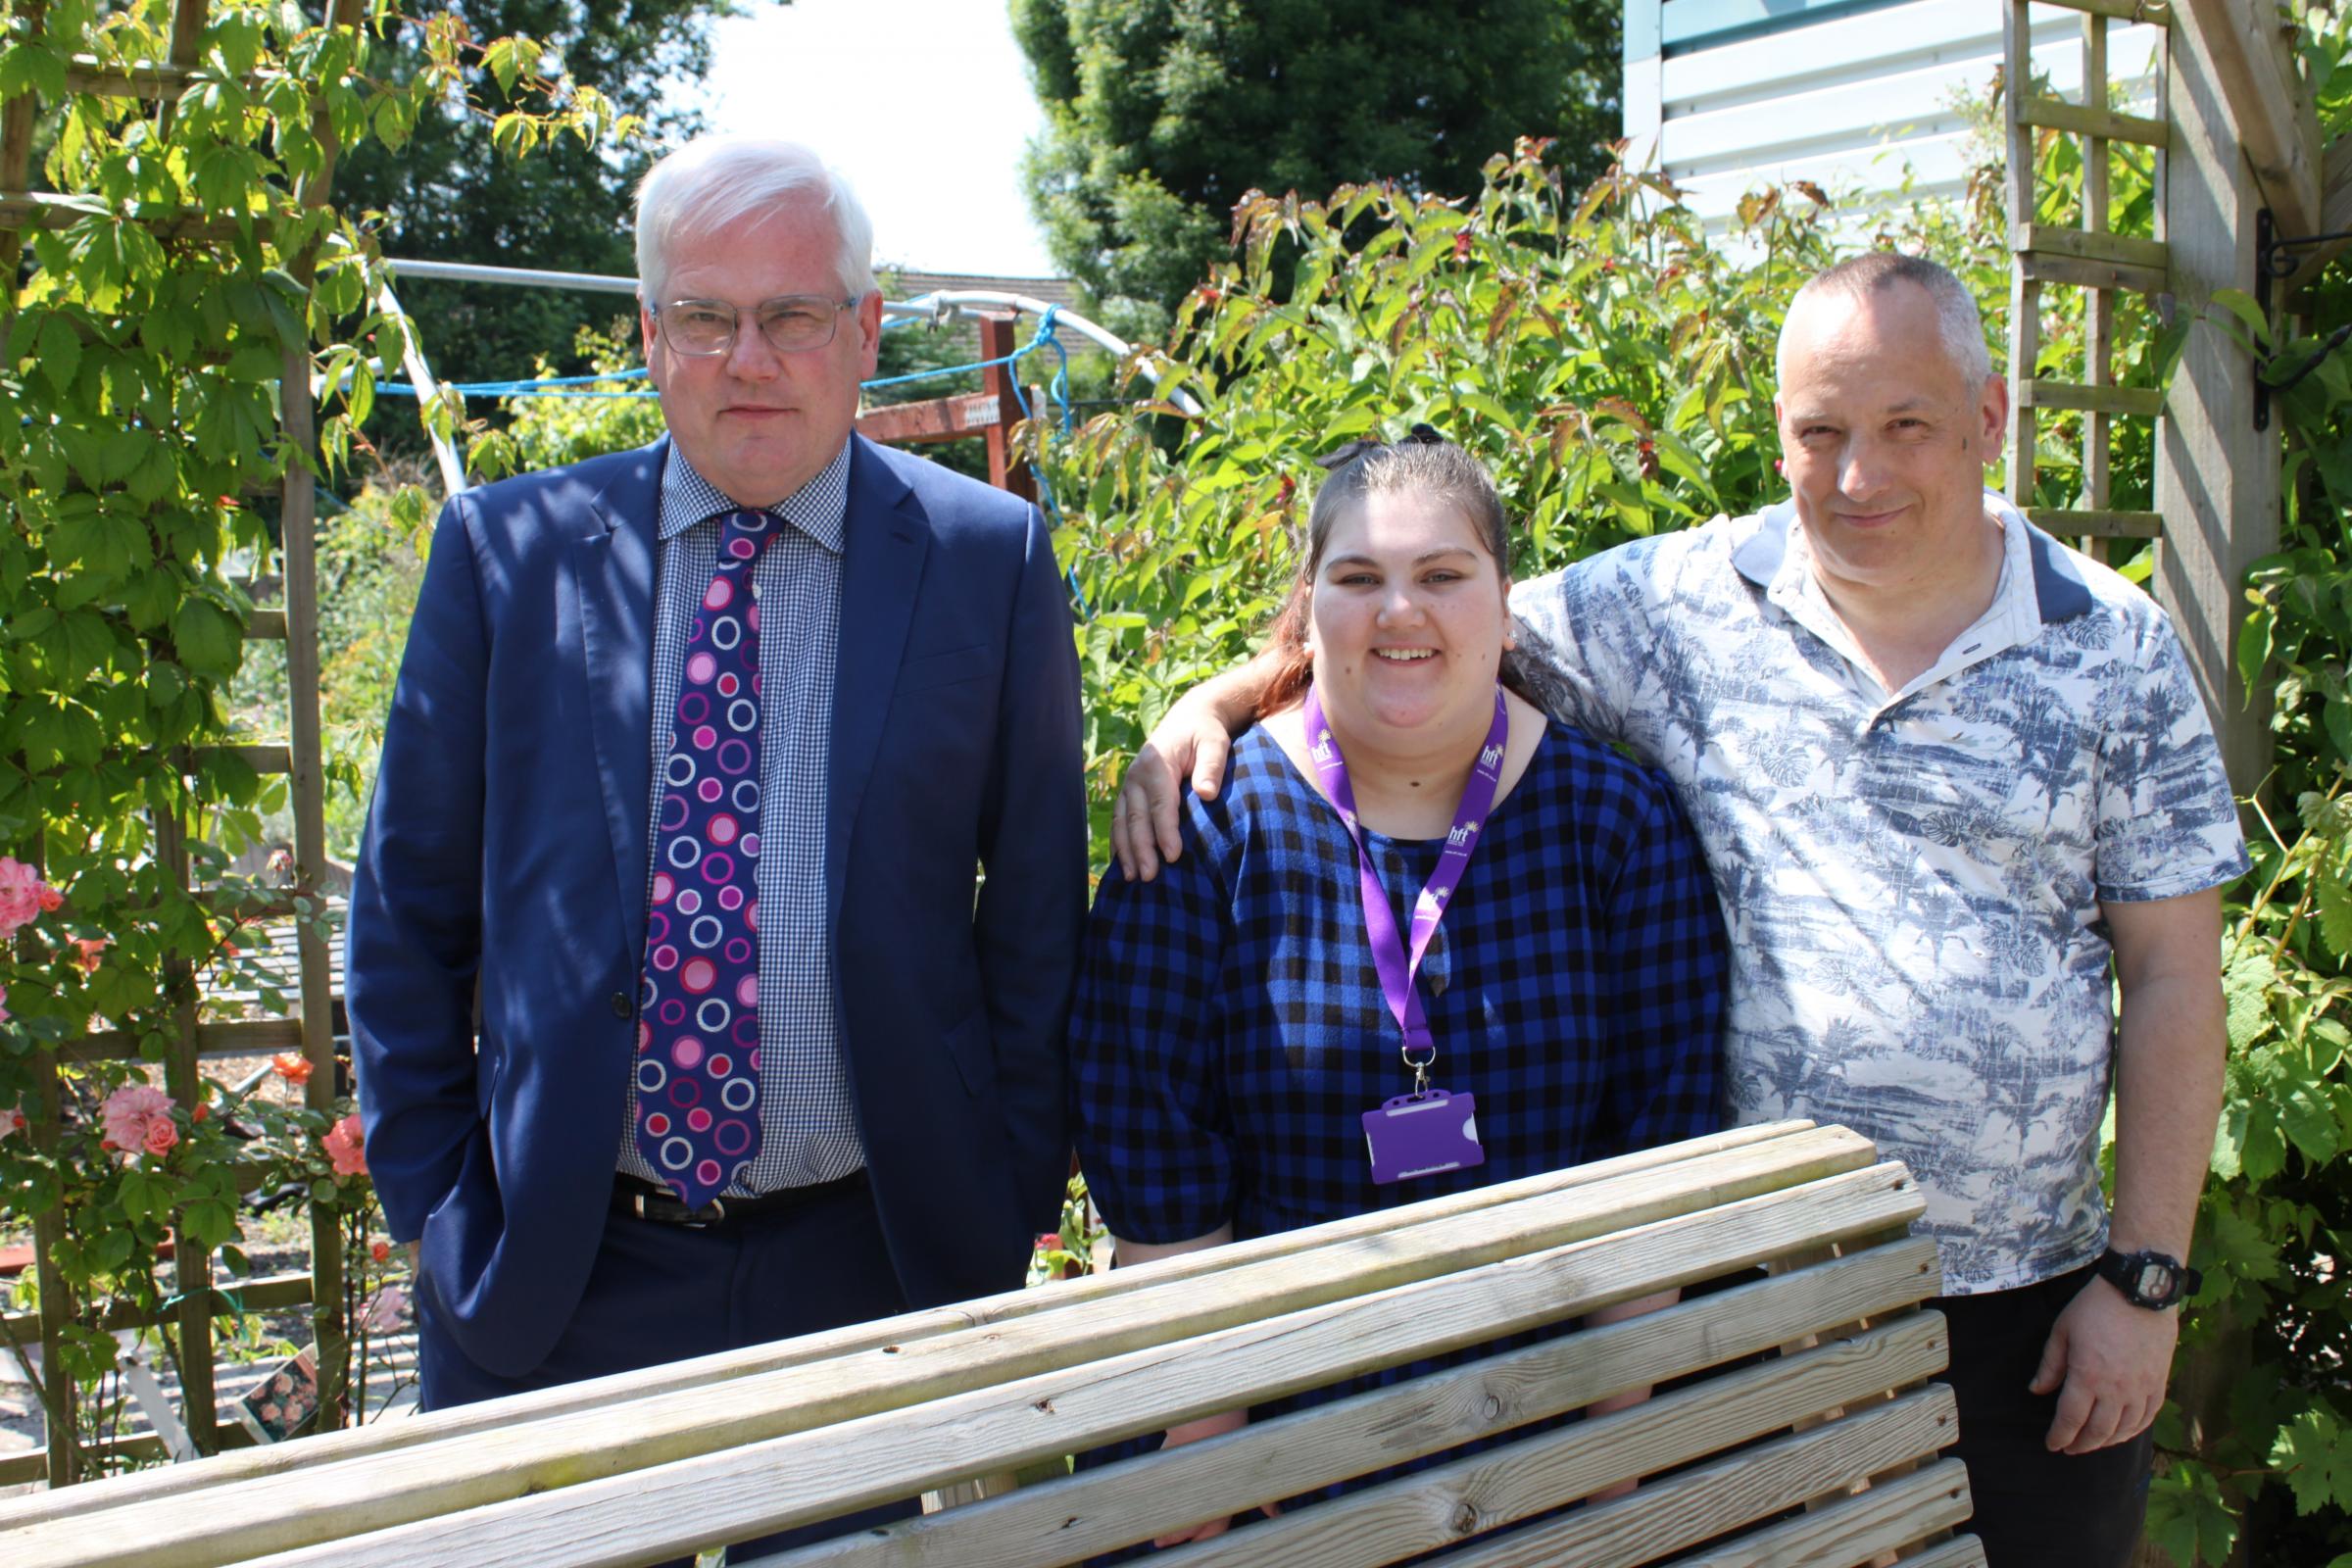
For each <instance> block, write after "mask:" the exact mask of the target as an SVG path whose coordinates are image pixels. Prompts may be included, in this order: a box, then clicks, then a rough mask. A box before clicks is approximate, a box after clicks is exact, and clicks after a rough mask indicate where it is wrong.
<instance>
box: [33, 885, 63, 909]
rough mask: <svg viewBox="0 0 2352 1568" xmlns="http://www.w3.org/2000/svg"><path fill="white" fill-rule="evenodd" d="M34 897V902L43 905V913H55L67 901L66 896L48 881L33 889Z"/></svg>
mask: <svg viewBox="0 0 2352 1568" xmlns="http://www.w3.org/2000/svg"><path fill="white" fill-rule="evenodd" d="M32 897H33V902H34V903H36V904H38V905H39V906H40V907H41V912H42V913H43V914H55V913H56V912H57V910H58V907H59V906H60V905H62V904H64V903H65V902H66V896H65V895H64V894H63V893H60V892H58V891H57V889H55V888H53V887H51V886H50V885H49V884H48V883H46V882H44V883H42V884H41V885H40V886H39V887H37V888H34V889H33V890H32Z"/></svg>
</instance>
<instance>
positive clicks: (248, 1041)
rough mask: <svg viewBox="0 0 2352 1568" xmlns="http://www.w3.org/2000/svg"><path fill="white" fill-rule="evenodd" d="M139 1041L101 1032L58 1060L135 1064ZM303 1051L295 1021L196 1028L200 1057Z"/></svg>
mask: <svg viewBox="0 0 2352 1568" xmlns="http://www.w3.org/2000/svg"><path fill="white" fill-rule="evenodd" d="M139 1038H140V1037H139V1036H137V1035H135V1034H131V1033H129V1032H128V1031H126V1030H122V1029H107V1030H102V1031H100V1032H99V1033H97V1034H94V1035H85V1036H84V1037H82V1038H81V1039H79V1040H70V1041H68V1042H67V1043H66V1044H64V1045H62V1046H60V1047H59V1048H58V1051H57V1059H58V1060H60V1061H70V1062H86V1061H135V1060H137V1059H138V1057H139V1054H140V1051H139ZM301 1049H302V1025H301V1023H300V1022H299V1021H297V1020H295V1019H292V1018H240V1019H231V1020H229V1021H228V1022H225V1023H200V1024H198V1025H197V1026H196V1052H197V1054H199V1055H204V1056H228V1055H260V1054H263V1053H264V1052H275V1051H300V1050H301Z"/></svg>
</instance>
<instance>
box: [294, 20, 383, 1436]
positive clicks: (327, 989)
mask: <svg viewBox="0 0 2352 1568" xmlns="http://www.w3.org/2000/svg"><path fill="white" fill-rule="evenodd" d="M365 10H366V4H365V0H335V4H334V9H333V11H332V12H331V13H330V14H329V16H328V18H327V25H328V26H330V27H357V26H358V25H360V19H361V17H362V15H363V14H364V12H365ZM311 134H312V135H313V136H315V137H317V138H318V141H319V148H320V150H321V153H322V157H321V158H320V161H319V169H318V171H317V172H315V173H314V174H312V175H311V176H310V177H309V178H307V179H305V180H304V181H303V182H302V184H301V186H300V187H299V189H298V191H297V193H296V194H297V197H298V199H299V200H300V201H301V202H302V203H303V205H304V206H306V207H323V206H324V205H326V195H327V189H328V186H329V185H330V184H331V183H332V181H333V179H334V177H335V159H336V155H337V152H338V151H339V147H338V144H337V142H336V139H335V127H334V123H333V121H332V120H331V119H329V117H328V115H327V112H326V107H325V105H324V104H318V105H315V106H314V107H313V109H312V111H311ZM317 267H318V257H317V255H316V253H315V252H313V253H305V254H304V255H301V256H293V257H288V258H287V259H286V269H287V270H288V271H290V272H291V273H292V274H293V275H294V277H295V279H296V280H297V281H299V282H300V283H301V284H302V285H303V287H304V289H305V290H306V291H307V290H308V289H309V288H310V286H311V279H312V275H313V273H314V272H315V270H317ZM278 397H279V402H280V405H281V408H282V415H281V417H282V419H283V421H284V424H285V431H286V440H287V443H288V445H290V446H291V447H292V448H293V450H294V451H295V452H296V453H297V454H299V456H298V457H297V459H296V461H295V462H294V464H293V466H290V467H288V468H287V469H286V480H285V502H284V507H283V509H282V512H281V516H282V519H283V527H284V541H285V542H284V549H285V579H286V581H285V593H286V685H287V693H286V707H287V725H288V732H289V733H288V738H289V740H290V741H291V742H292V745H291V747H290V751H291V753H292V756H291V760H290V772H291V774H292V776H291V778H290V779H289V780H288V783H289V785H290V789H291V793H292V795H293V798H294V886H295V890H296V893H297V895H298V896H300V897H302V898H304V899H306V900H308V901H309V903H310V907H309V909H308V911H307V913H302V914H299V915H298V916H297V917H296V920H295V925H294V944H295V956H296V959H297V962H298V964H299V967H300V971H301V977H302V1054H303V1055H304V1056H305V1057H306V1058H307V1059H308V1060H309V1061H310V1064H311V1076H310V1079H309V1081H308V1082H307V1083H305V1084H304V1086H303V1097H304V1101H305V1103H307V1104H308V1105H309V1106H310V1107H311V1109H313V1110H316V1111H320V1112H326V1111H330V1110H332V1109H333V1107H334V1099H335V1087H336V1085H335V1079H336V1072H335V1025H334V997H333V995H332V987H333V978H332V972H331V967H330V963H329V959H328V956H327V951H326V941H325V939H324V938H323V937H322V936H320V935H319V930H320V927H321V926H322V925H323V923H324V920H325V903H324V899H325V889H326V881H327V879H326V784H325V777H324V771H323V768H322V765H321V762H320V737H319V563H318V541H317V539H316V538H315V537H314V532H315V530H316V529H317V527H318V523H319V487H318V480H317V478H316V477H315V476H314V475H313V474H312V472H311V469H310V467H309V466H308V465H309V464H311V463H313V462H315V461H317V452H318V445H319V442H318V427H317V424H316V418H317V410H316V408H315V407H314V406H313V404H312V400H311V355H310V349H309V345H307V344H303V345H299V346H297V347H290V348H288V349H287V351H286V356H285V375H284V377H283V378H282V379H281V380H280V382H279V393H278ZM343 1261H344V1259H343V1229H342V1211H341V1210H340V1209H336V1208H328V1207H324V1206H321V1205H317V1204H314V1205H313V1206H312V1208H311V1290H312V1296H311V1334H312V1338H313V1340H314V1341H315V1342H316V1343H317V1345H318V1347H319V1415H318V1425H317V1428H316V1430H318V1431H320V1432H325V1431H330V1430H332V1429H333V1428H335V1427H339V1426H341V1425H342V1424H343V1418H344V1410H343V1401H344V1397H345V1394H346V1392H347V1385H348V1384H349V1382H350V1371H351V1366H350V1362H351V1348H350V1325H349V1324H348V1323H346V1322H345V1321H344V1314H343Z"/></svg>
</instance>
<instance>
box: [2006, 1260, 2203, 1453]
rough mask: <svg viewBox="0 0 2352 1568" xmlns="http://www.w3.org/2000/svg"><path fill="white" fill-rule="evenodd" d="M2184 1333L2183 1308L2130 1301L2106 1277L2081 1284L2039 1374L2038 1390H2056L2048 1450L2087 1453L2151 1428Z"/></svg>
mask: <svg viewBox="0 0 2352 1568" xmlns="http://www.w3.org/2000/svg"><path fill="white" fill-rule="evenodd" d="M2179 1338H2180V1312H2179V1310H2178V1309H2169V1310H2166V1311H2162V1312H2152V1311H2150V1310H2148V1309H2147V1308H2146V1307H2144V1306H2133V1305H2132V1304H2131V1302H2130V1301H2127V1300H2125V1299H2124V1297H2123V1293H2122V1292H2121V1291H2118V1290H2117V1289H2116V1288H2115V1287H2114V1286H2112V1285H2110V1284H2108V1283H2107V1282H2106V1281H2105V1280H2102V1279H2094V1280H2092V1281H2091V1282H2090V1283H2089V1284H2087V1285H2085V1286H2083V1287H2082V1292H2081V1294H2079V1295H2078V1296H2076V1298H2075V1299H2074V1300H2072V1301H2070V1302H2069V1303H2067V1308H2066V1310H2065V1311H2063V1312H2061V1313H2059V1314H2058V1322H2057V1324H2056V1325H2055V1326H2054V1327H2053V1328H2052V1329H2051V1330H2050V1343H2049V1345H2048V1346H2047V1347H2046V1348H2044V1349H2043V1350H2042V1352H2041V1367H2040V1370H2038V1371H2036V1372H2035V1373H2034V1382H2033V1385H2032V1387H2033V1391H2034V1393H2035V1394H2049V1393H2052V1392H2056V1393H2057V1395H2058V1419H2057V1420H2055V1421H2053V1422H2051V1423H2050V1435H2049V1437H2048V1439H2047V1440H2046V1442H2047V1444H2048V1446H2049V1448H2050V1451H2051V1452H2053V1453H2077V1454H2081V1453H2089V1452H2091V1451H2092V1450H2093V1449H2096V1448H2104V1447H2106V1446H2109V1445H2111V1444H2117V1443H2125V1442H2129V1441H2130V1440H2131V1439H2132V1438H2136V1437H2138V1436H2139V1435H2140V1434H2141V1433H2142V1432H2144V1431H2146V1430H2147V1428H2148V1425H2149V1423H2151V1422H2153V1421H2154V1420H2155V1419H2156V1412H2157V1411H2159V1410H2161V1409H2163V1408H2164V1388H2165V1383H2166V1381H2167V1379H2169V1378H2170V1376H2171V1375H2172V1370H2173V1345H2174V1342H2175V1341H2177V1340H2178V1339H2179Z"/></svg>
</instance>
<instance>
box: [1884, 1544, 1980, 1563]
mask: <svg viewBox="0 0 2352 1568" xmlns="http://www.w3.org/2000/svg"><path fill="white" fill-rule="evenodd" d="M1896 1568H1985V1544H1984V1543H1983V1542H1981V1541H1979V1540H1978V1539H1977V1538H1976V1537H1974V1536H1961V1537H1958V1538H1956V1539H1954V1540H1951V1541H1946V1542H1944V1543H1942V1544H1938V1545H1934V1546H1929V1547H1926V1548H1924V1549H1922V1550H1919V1551H1915V1552H1913V1553H1912V1554H1911V1555H1910V1556H1908V1557H1905V1558H1904V1559H1903V1560H1902V1561H1901V1562H1900V1563H1899V1564H1897V1565H1896Z"/></svg>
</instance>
